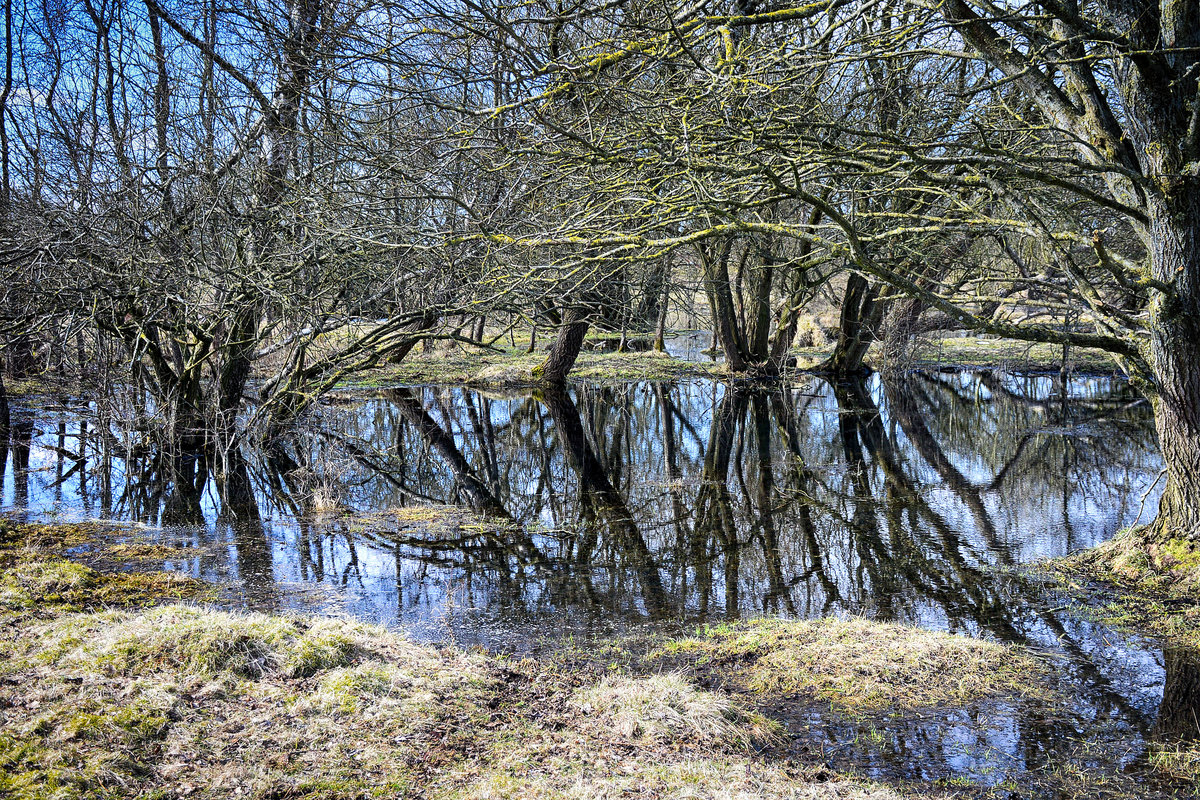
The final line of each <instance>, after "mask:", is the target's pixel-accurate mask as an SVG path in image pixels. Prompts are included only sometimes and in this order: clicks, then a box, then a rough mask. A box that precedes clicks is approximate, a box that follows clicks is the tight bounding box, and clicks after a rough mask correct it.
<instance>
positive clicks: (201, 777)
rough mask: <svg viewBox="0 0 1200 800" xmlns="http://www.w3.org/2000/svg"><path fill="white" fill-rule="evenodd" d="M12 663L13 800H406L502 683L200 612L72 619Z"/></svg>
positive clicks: (287, 628)
mask: <svg viewBox="0 0 1200 800" xmlns="http://www.w3.org/2000/svg"><path fill="white" fill-rule="evenodd" d="M0 655H2V656H3V658H2V659H0V673H2V674H3V676H4V680H3V682H2V684H0V685H2V687H3V688H0V708H2V709H4V710H3V711H2V712H0V713H2V714H3V724H4V731H5V734H4V736H3V737H2V738H0V774H2V775H3V777H0V796H10V795H11V796H15V797H22V798H30V799H31V800H33V799H35V798H36V800H42V799H43V798H76V797H78V798H82V797H93V796H95V797H135V796H136V797H143V796H154V795H155V793H160V792H167V793H169V794H170V795H172V796H192V797H230V796H233V795H234V794H235V793H236V794H246V795H250V796H255V795H258V796H262V797H271V796H286V797H291V796H295V797H330V798H332V797H339V798H341V797H360V796H361V797H367V796H396V795H397V794H402V793H404V792H405V791H406V790H407V788H408V787H409V786H411V784H412V783H413V781H414V780H415V779H416V778H415V777H414V776H415V775H416V773H417V772H419V771H420V769H422V768H423V767H422V764H421V759H422V758H432V757H433V754H434V753H435V752H436V750H437V742H438V741H441V740H442V739H443V738H444V737H445V736H446V734H447V731H449V730H452V729H453V728H454V726H455V725H456V724H458V723H457V721H458V720H459V719H464V720H469V719H473V718H477V717H478V716H479V715H481V714H482V713H483V711H482V710H481V701H482V700H483V699H485V698H486V697H487V696H488V689H489V687H490V684H491V678H490V676H489V673H488V670H487V668H486V665H485V663H484V661H483V659H482V658H481V657H477V656H469V655H466V654H463V653H459V652H450V651H446V652H443V651H438V650H434V649H432V648H427V647H421V646H418V645H415V644H413V643H411V642H409V641H407V640H405V639H403V638H402V637H398V636H395V635H393V634H390V633H388V632H387V631H384V630H382V629H379V628H375V627H372V626H366V625H361V624H357V623H350V622H344V621H339V620H303V619H290V618H282V617H271V616H266V615H259V614H229V613H225V612H220V611H212V610H206V609H201V608H196V607H191V606H165V607H161V608H156V609H153V610H151V611H147V612H144V613H137V614H135V613H128V612H100V613H92V614H65V615H61V616H58V617H56V618H55V619H53V620H52V621H50V622H49V623H35V624H32V625H29V626H27V627H25V628H24V629H23V630H21V631H20V632H19V634H18V636H17V638H15V639H12V640H9V641H6V642H5V643H4V649H3V651H0ZM426 739H428V740H429V741H425V740H426ZM410 741H411V742H412V744H411V745H406V744H405V742H410ZM434 761H435V762H436V758H434ZM6 792H7V794H6Z"/></svg>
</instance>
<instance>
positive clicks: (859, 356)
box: [817, 272, 879, 382]
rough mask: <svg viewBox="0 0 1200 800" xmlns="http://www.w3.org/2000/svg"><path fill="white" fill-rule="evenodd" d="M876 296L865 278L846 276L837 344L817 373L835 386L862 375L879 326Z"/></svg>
mask: <svg viewBox="0 0 1200 800" xmlns="http://www.w3.org/2000/svg"><path fill="white" fill-rule="evenodd" d="M878 294H879V289H878V287H877V286H874V285H872V284H871V282H870V281H868V280H867V279H866V278H864V277H863V276H861V275H859V274H858V273H856V272H854V273H851V274H850V277H849V279H848V280H847V281H846V293H845V295H844V296H843V298H842V313H841V319H840V321H839V324H838V339H837V344H836V345H835V346H834V349H833V354H832V355H830V356H829V358H828V359H826V360H825V363H823V364H822V365H821V366H820V367H818V369H817V371H818V372H823V373H826V374H828V375H830V376H832V377H833V378H834V380H835V381H837V382H842V381H846V380H850V379H854V378H856V377H858V376H860V375H862V373H863V372H864V371H865V369H864V367H863V359H865V358H866V355H867V350H869V349H870V347H871V343H872V342H874V341H875V335H876V333H877V329H878V325H879V308H878V306H877V303H876V298H877V297H878Z"/></svg>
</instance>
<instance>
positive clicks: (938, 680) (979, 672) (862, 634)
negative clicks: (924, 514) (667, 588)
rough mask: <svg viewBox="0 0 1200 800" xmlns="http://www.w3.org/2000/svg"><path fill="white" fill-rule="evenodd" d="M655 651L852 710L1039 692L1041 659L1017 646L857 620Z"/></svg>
mask: <svg viewBox="0 0 1200 800" xmlns="http://www.w3.org/2000/svg"><path fill="white" fill-rule="evenodd" d="M659 655H661V656H662V657H664V658H666V657H670V658H680V657H682V658H683V659H685V660H686V661H690V662H691V663H693V664H695V665H697V666H698V667H702V668H705V669H715V668H719V669H720V670H721V672H722V674H727V675H728V676H729V679H730V680H731V682H732V683H733V685H735V686H738V687H739V688H742V689H745V690H748V691H751V692H755V693H758V694H762V695H768V696H775V697H791V696H796V695H806V696H811V697H814V698H817V699H820V700H822V701H825V702H828V703H829V704H830V706H832V707H833V708H835V709H837V710H841V711H846V712H851V713H859V712H871V711H879V710H883V709H889V710H911V709H918V708H927V707H932V706H939V707H944V706H948V705H965V704H967V703H970V702H972V701H974V700H978V699H982V698H984V697H989V696H997V695H1031V694H1039V693H1044V692H1045V691H1047V689H1046V688H1045V687H1046V682H1045V681H1044V676H1045V671H1046V668H1045V665H1044V664H1042V663H1041V662H1040V661H1038V660H1037V659H1035V658H1033V657H1032V656H1030V655H1029V654H1028V653H1027V652H1026V651H1023V650H1021V649H1019V648H1015V647H1009V646H1005V645H1000V644H995V643H992V642H984V641H980V640H978V639H969V638H966V637H962V636H952V635H949V634H944V633H937V632H933V631H926V630H921V629H917V628H912V627H907V626H902V625H894V624H887V623H879V622H870V621H867V620H863V619H848V620H839V619H821V620H812V621H795V622H785V621H781V620H759V621H755V622H750V623H746V624H743V625H739V626H735V627H726V626H723V627H717V628H712V629H708V630H706V631H705V632H704V633H703V635H701V636H699V637H696V638H692V639H682V640H678V641H676V642H672V643H670V644H669V645H667V646H666V647H664V648H663V649H662V650H661V651H660V653H659Z"/></svg>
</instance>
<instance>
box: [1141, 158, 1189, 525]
mask: <svg viewBox="0 0 1200 800" xmlns="http://www.w3.org/2000/svg"><path fill="white" fill-rule="evenodd" d="M1188 183H1189V184H1197V181H1196V179H1190V180H1189V181H1188ZM1187 189H1188V190H1189V191H1186V192H1181V193H1180V194H1181V195H1186V197H1179V198H1178V199H1174V198H1171V197H1170V196H1168V198H1167V200H1166V201H1160V202H1159V203H1156V204H1155V206H1154V207H1153V209H1152V212H1153V213H1152V216H1151V226H1152V228H1151V229H1152V242H1153V245H1152V247H1153V251H1152V254H1151V255H1152V263H1153V269H1154V276H1155V278H1156V279H1158V280H1160V281H1162V282H1163V283H1165V284H1168V285H1170V286H1172V287H1173V289H1174V294H1173V295H1172V296H1167V295H1164V294H1163V293H1162V292H1155V293H1154V295H1155V296H1154V299H1153V301H1152V302H1151V307H1150V314H1151V317H1150V333H1151V340H1150V361H1151V366H1152V367H1153V369H1154V373H1155V379H1156V383H1157V394H1156V396H1155V398H1154V420H1155V424H1156V425H1157V427H1158V439H1159V447H1160V448H1161V450H1162V456H1163V462H1164V464H1165V466H1166V469H1167V485H1166V489H1165V491H1164V492H1163V496H1162V500H1161V501H1160V503H1159V510H1158V519H1157V521H1156V526H1157V529H1158V530H1157V533H1159V534H1160V535H1163V536H1170V537H1183V538H1186V539H1189V540H1190V541H1192V542H1193V543H1194V544H1197V545H1200V185H1190V186H1188V187H1187ZM1173 199H1174V202H1171V201H1172V200H1173Z"/></svg>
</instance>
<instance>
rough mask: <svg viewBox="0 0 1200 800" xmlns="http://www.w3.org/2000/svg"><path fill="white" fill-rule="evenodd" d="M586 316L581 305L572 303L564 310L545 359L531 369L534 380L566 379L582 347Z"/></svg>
mask: <svg viewBox="0 0 1200 800" xmlns="http://www.w3.org/2000/svg"><path fill="white" fill-rule="evenodd" d="M587 316H588V314H587V309H586V308H584V307H582V306H574V305H573V306H571V307H570V308H568V309H567V310H566V313H564V314H563V321H562V325H561V327H559V329H558V338H557V339H555V340H554V344H553V345H551V346H550V352H549V353H547V354H546V360H545V361H543V362H542V363H541V364H539V365H538V366H536V367H534V369H533V378H534V380H536V381H540V382H542V383H549V384H560V383H563V382H564V381H566V379H567V375H568V373H570V372H571V368H572V367H574V366H575V359H576V358H578V357H579V350H580V349H581V348H582V347H583V337H585V336H587V332H588V321H587Z"/></svg>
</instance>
